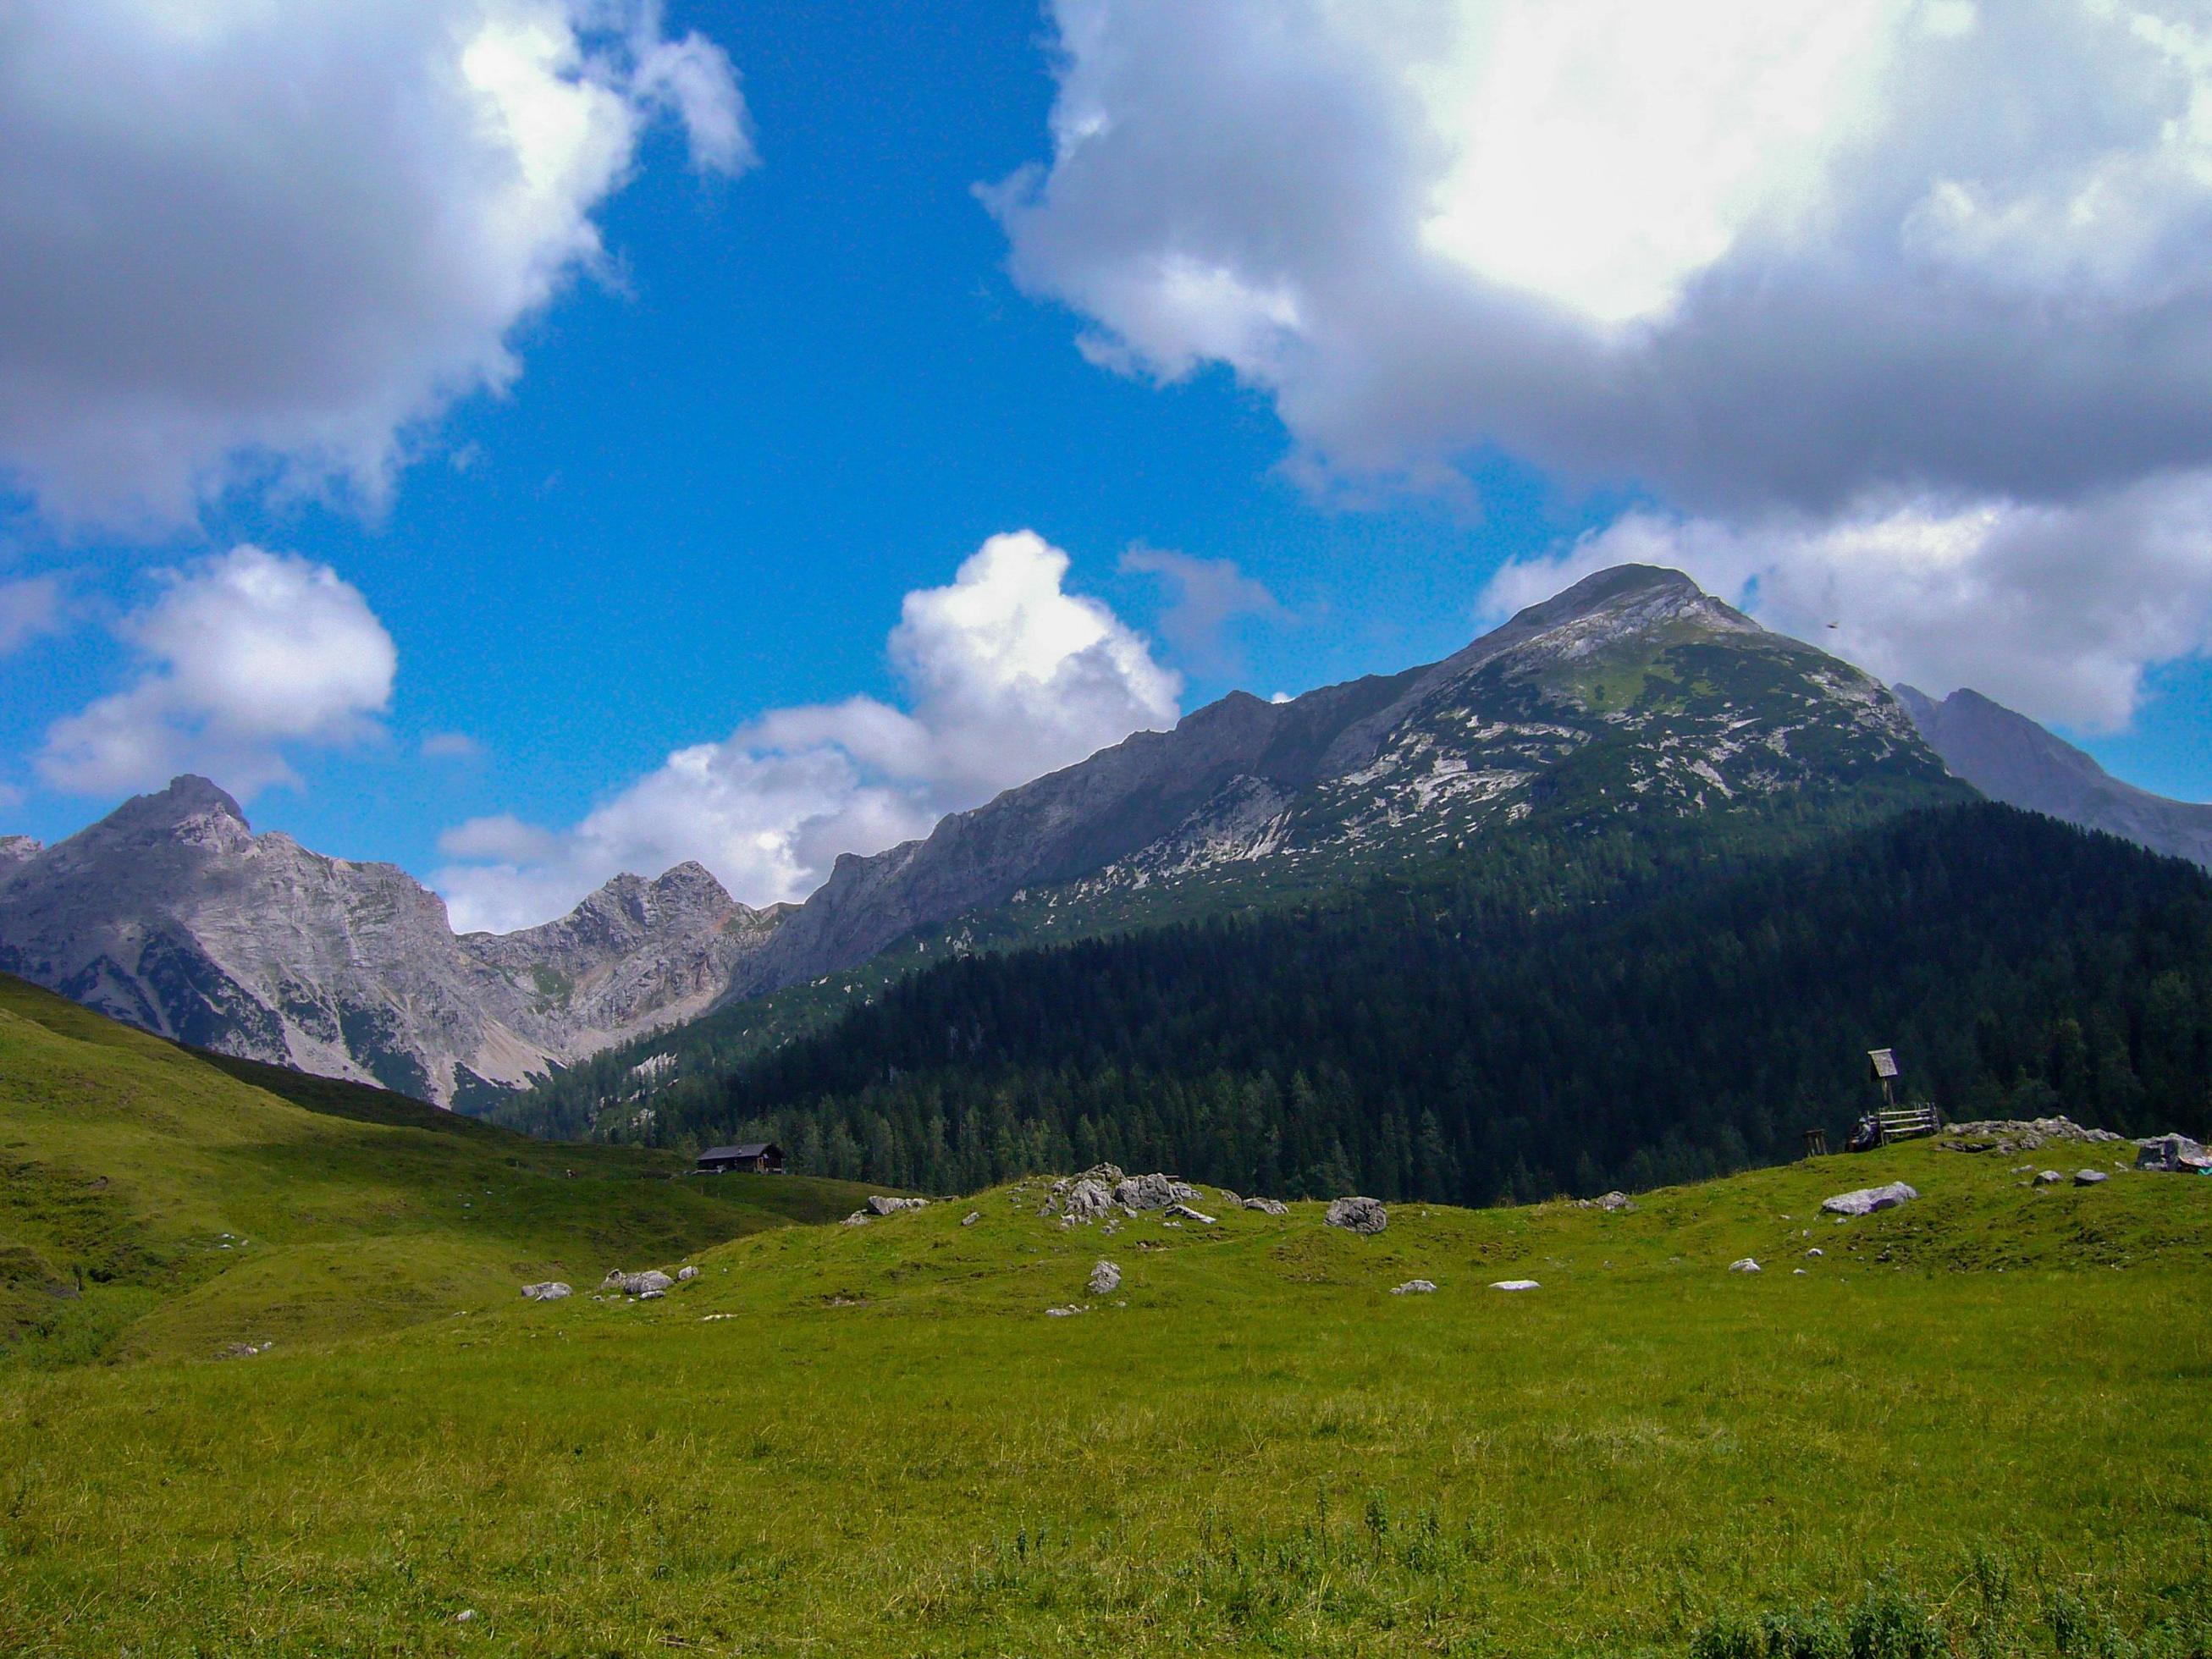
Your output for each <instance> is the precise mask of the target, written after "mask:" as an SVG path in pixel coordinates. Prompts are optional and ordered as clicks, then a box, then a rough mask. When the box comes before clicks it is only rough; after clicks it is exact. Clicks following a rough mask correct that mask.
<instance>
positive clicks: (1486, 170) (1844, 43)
mask: <svg viewBox="0 0 2212 1659" xmlns="http://www.w3.org/2000/svg"><path fill="white" fill-rule="evenodd" d="M1053 11H1054V16H1055V18H1056V20H1057V22H1058V26H1059V34H1060V49H1061V50H1060V58H1059V60H1058V62H1059V67H1058V73H1059V77H1060V88H1059V97H1058V100H1057V102H1056V105H1055V107H1054V114H1053V140H1054V149H1053V155H1052V159H1051V161H1050V162H1049V164H1048V165H1047V166H1044V167H1037V168H1033V169H1030V170H1029V171H1028V172H1026V173H1022V174H1019V175H1017V176H1016V177H1015V178H1014V179H1010V180H1008V181H1007V182H1006V184H1005V185H1002V186H1000V188H999V189H998V190H996V191H994V192H991V200H992V202H993V204H994V207H995V209H996V210H997V211H998V212H999V214H1000V217H1001V219H1002V221H1003V222H1004V223H1005V225H1006V228H1007V231H1008V233H1009V235H1010V238H1011V240H1012V269H1013V271H1014V274H1015V276H1016V277H1017V278H1018V280H1019V281H1020V282H1021V283H1024V285H1025V286H1027V287H1028V288H1029V289H1031V290H1032V291H1035V292H1036V293H1039V294H1042V295H1051V296H1054V297H1056V298H1059V299H1061V300H1064V301H1066V302H1068V303H1069V304H1071V305H1073V307H1076V308H1077V309H1078V310H1079V312H1081V313H1083V314H1084V315H1085V316H1086V317H1087V318H1089V319H1091V324H1092V325H1093V327H1092V331H1091V334H1090V335H1089V336H1088V337H1086V339H1085V350H1086V352H1087V353H1088V354H1089V355H1091V356H1092V357H1093V358H1094V359H1096V360H1098V361H1101V362H1112V363H1117V364H1120V365H1122V366H1127V367H1133V368H1143V369H1146V370H1148V371H1150V372H1152V373H1154V374H1160V375H1163V376H1169V377H1172V376H1176V375H1179V374H1186V373H1188V372H1189V371H1191V370H1192V369H1193V368H1196V367H1198V366H1200V365H1203V364H1206V363H1212V362H1219V363H1225V364H1226V365H1228V366H1229V367H1230V368H1232V369H1233V370H1234V371H1235V372H1236V373H1237V374H1238V375H1239V376H1241V377H1242V378H1243V379H1244V380H1248V381H1249V382H1251V383H1253V384H1255V385H1257V386H1261V387H1263V388H1266V389H1267V391H1269V392H1272V393H1273V397H1274V399H1275V402H1276V405H1277V407H1278V409H1279V411H1280V413H1281V415H1282V417H1283V419H1284V420H1285V422H1286V424H1287V425H1288V426H1289V428H1290V430H1291V434H1292V435H1293V437H1294V439H1295V440H1296V441H1297V444H1298V445H1299V446H1300V448H1301V450H1302V452H1303V455H1304V459H1307V460H1308V461H1310V462H1316V463H1318V464H1320V465H1322V466H1324V467H1327V468H1334V469H1335V470H1336V471H1337V472H1338V474H1339V475H1340V476H1341V475H1363V474H1364V475H1383V476H1397V477H1435V476H1436V475H1437V471H1438V470H1439V469H1441V468H1444V467H1447V466H1449V465H1450V464H1451V463H1452V462H1453V461H1454V460H1455V459H1456V458H1459V457H1462V456H1464V455H1466V454H1468V453H1471V452H1474V451H1477V450H1480V449H1483V448H1486V447H1499V448H1503V449H1504V450H1505V451H1507V452H1509V453H1514V454H1516V455H1519V456H1521V457H1522V458H1523V459H1528V460H1531V461H1533V462H1534V463H1536V464H1538V465H1542V466H1546V467H1548V468H1553V469H1556V470H1560V471H1565V472H1567V473H1569V474H1571V475H1573V476H1575V477H1579V478H1583V479H1597V480H1606V481H1614V482H1627V483H1635V484H1638V485H1642V486H1644V487H1647V488H1651V489H1656V490H1657V491H1659V492H1660V493H1662V495H1666V496H1667V497H1668V499H1669V500H1671V501H1676V502H1678V503H1680V504H1682V505H1685V506H1687V507H1692V508H1694V509H1697V510H1700V511H1707V512H1711V511H1715V510H1727V511H1731V512H1739V513H1740V512H1742V511H1746V510H1748V509H1750V508H1753V507H1759V508H1765V507H1773V506H1776V505H1778V504H1786V505H1790V506H1795V507H1801V508H1806V509H1810V510H1814V511H1833V510H1837V509H1838V508H1839V507H1844V506H1846V505H1847V504H1848V503H1850V502H1851V501H1855V500H1857V499H1859V498H1861V497H1862V496H1863V495H1864V493H1865V492H1866V491H1868V490H1869V489H1911V490H1917V491H1929V490H1935V491H1939V492H1942V493H1952V492H1958V493H1964V494H1969V495H1991V496H2003V497H2006V498H2008V499H2014V500H2053V499H2069V498H2071V497H2074V496H2078V495H2083V494H2085V493H2087V492H2092V491H2094V490H2097V489H2107V488H2110V487H2112V486H2114V485H2116V484H2119V483H2126V482H2129V481H2130V480H2132V479H2134V478H2136V477H2141V476H2143V475H2145V474H2147V473H2148V472H2151V471H2160V470H2164V469H2167V468H2171V467H2174V466H2179V465H2192V464H2200V463H2205V462H2212V259H2209V258H2207V257H2206V256H2207V253H2208V252H2212V24H2208V22H2207V21H2206V20H2205V18H2204V15H2203V8H2202V6H2201V5H2197V4H2190V5H2186V6H2185V5H2183V4H2182V3H2180V0H2134V3H2127V0H2008V3H2007V4H2005V5H2003V6H2002V7H1998V6H1980V7H1977V6H1974V5H1971V4H1962V3H1960V0H1680V3H1675V4H1670V5H1652V4H1650V3H1647V0H1432V3H1417V0H1283V3H1280V4H1275V5H1268V6H1252V5H1249V4H1247V3H1243V0H1056V3H1054V7H1053Z"/></svg>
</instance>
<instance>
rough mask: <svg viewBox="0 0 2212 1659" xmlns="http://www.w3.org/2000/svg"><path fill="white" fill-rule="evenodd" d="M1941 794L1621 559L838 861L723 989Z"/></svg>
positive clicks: (1686, 586)
mask: <svg viewBox="0 0 2212 1659" xmlns="http://www.w3.org/2000/svg"><path fill="white" fill-rule="evenodd" d="M1928 791H1934V792H1936V793H1938V794H1943V793H1946V790H1945V786H1944V783H1943V779H1942V767H1941V764H1940V763H1938V762H1937V761H1936V757H1934V756H1933V755H1932V754H1931V753H1929V750H1928V749H1927V748H1926V746H1925V745H1924V744H1922V742H1921V741H1920V740H1919V738H1918V737H1917V734H1916V733H1915V732H1914V730H1913V727H1912V724H1911V721H1910V720H1907V719H1906V718H1905V714H1903V712H1902V711H1901V710H1900V709H1899V707H1898V705H1897V703H1896V702H1895V701H1894V700H1893V698H1892V697H1891V696H1889V694H1888V693H1887V691H1886V690H1884V689H1883V688H1882V687H1881V684H1879V683H1878V682H1876V681H1875V680H1874V679H1872V678H1869V677H1868V676H1867V675H1865V674H1863V673H1862V672H1860V671H1858V670H1857V669H1856V668H1854V667H1852V666H1850V665H1849V664H1848V663H1844V662H1840V661H1838V660H1837V659H1835V658H1832V657H1830V656H1827V655H1826V654H1825V653H1821V652H1820V651H1818V650H1815V649H1814V647H1811V646H1809V645H1806V644H1803V643H1802V642H1801V641H1796V640H1793V639H1789V638H1786V637H1784V636H1783V635H1778V634H1771V633H1768V632H1767V631H1766V630H1765V629H1762V628H1760V627H1759V625H1758V624H1757V623H1754V622H1753V621H1752V620H1751V619H1750V618H1749V617H1745V616H1744V615H1742V614H1741V612H1739V611H1735V610H1732V609H1730V608H1729V606H1728V605H1723V604H1722V603H1721V602H1720V601H1719V600H1717V599H1712V598H1711V597H1709V596H1708V595H1706V594H1705V593H1704V592H1700V591H1699V588H1698V586H1697V585H1696V584H1695V583H1694V582H1692V580H1690V579H1689V578H1688V577H1687V576H1685V575H1683V574H1681V573H1680V572H1679V571H1674V570H1663V569H1657V568H1651V567H1649V566H1643V565H1624V566H1620V567H1617V568H1613V569H1611V570H1607V571H1602V572H1600V573H1599V574H1595V575H1593V576H1590V577H1589V578H1586V579H1585V580H1583V581H1580V582H1577V584H1576V585H1575V586H1572V587H1571V588H1569V589H1567V590H1566V591H1565V592H1562V593H1560V594H1559V595H1558V596H1556V597H1555V598H1553V599H1548V600H1547V601H1545V602H1544V603H1543V604H1541V605H1534V606H1531V607H1530V608H1528V610H1525V611H1522V612H1520V613H1519V614H1518V615H1517V616H1516V617H1513V618H1512V620H1511V621H1510V622H1508V623H1505V624H1504V626H1503V627H1501V628H1498V629H1495V630H1494V631H1492V632H1491V633H1489V634H1486V635H1484V636H1483V637H1482V638H1480V639H1479V640H1477V641H1474V643H1473V644H1471V645H1469V646H1468V647H1466V648H1465V649H1464V650H1462V651H1460V652H1458V653H1455V654H1454V655H1453V656H1450V657H1448V658H1446V659H1444V660H1443V661H1442V662H1439V663H1434V664H1431V665H1427V666H1425V667H1420V668H1413V669H1408V670H1407V671H1404V672H1402V673H1400V674H1395V675H1392V676H1389V677H1379V676H1378V677H1370V678H1365V679H1361V680H1356V681H1353V682H1352V683H1350V684H1345V685H1336V686H1330V687H1327V688H1325V689H1323V690H1317V691H1310V692H1308V693H1307V694H1306V695H1305V696H1302V697H1297V698H1294V699H1292V700H1291V701H1290V702H1281V703H1269V702H1261V701H1260V699H1258V698H1257V697H1254V696H1249V695H1247V694H1244V693H1242V692H1238V693H1233V694H1231V696H1227V697H1225V698H1223V699H1222V700H1221V701H1219V702H1215V703H1212V704H1210V705H1208V706H1207V707H1206V708H1201V709H1200V710H1198V711H1197V712H1196V713H1194V714H1191V715H1189V716H1188V717H1187V718H1185V719H1184V720H1182V722H1181V724H1179V725H1178V726H1176V728H1175V729H1174V730H1173V731H1171V732H1138V733H1137V734H1136V735H1134V736H1133V737H1131V738H1127V739H1126V740H1125V741H1123V742H1121V743H1120V744H1115V746H1114V747H1113V748H1111V749H1107V750H1102V751H1101V752H1100V753H1098V754H1097V755H1094V756H1092V757H1091V758H1090V759H1088V760H1086V761H1084V762H1081V763H1079V764H1077V765H1074V766H1071V767H1068V768H1066V769H1064V770H1062V771H1059V772H1054V773H1053V774H1051V775H1048V776H1046V777H1042V778H1040V779H1037V780H1036V781H1034V782H1032V783H1028V784H1024V785H1022V786H1021V787H1018V788H1015V789H1011V790H1008V791H1007V792H1006V793H1004V794H1002V795H1000V796H999V797H998V798H997V799H995V800H993V801H991V802H990V803H989V804H987V805H984V806H981V807H978V808H976V809H975V810H974V811H968V812H957V813H954V814H953V815H951V817H947V818H945V820H944V821H943V822H942V823H939V825H938V827H937V828H936V829H935V830H934V831H933V832H932V833H931V835H930V836H928V837H927V839H926V840H923V841H918V842H907V843H905V844H903V845H902V846H898V847H895V848H891V849H890V851H888V852H885V853H882V854H878V855H876V856H875V857H872V858H857V857H850V856H848V857H846V858H842V859H840V860H838V861H837V864H836V868H835V869H834V870H833V871H832V872H831V874H830V877H829V880H828V881H827V882H826V883H825V884H823V887H822V888H821V890H819V891H817V893H816V894H815V895H814V896H812V897H811V898H810V899H808V900H807V902H805V905H804V906H802V907H801V908H799V910H798V912H797V913H796V914H795V915H793V916H792V917H791V918H790V919H789V921H787V922H786V923H785V924H784V925H783V926H782V927H780V928H778V929H777V930H776V932H775V935H774V936H773V937H772V938H771V939H769V941H768V943H767V944H766V945H765V946H764V947H763V950H762V951H760V953H759V954H758V955H757V957H754V958H752V959H751V960H750V962H749V963H746V964H745V965H744V969H742V970H741V975H740V979H739V981H738V983H737V984H736V985H734V986H733V987H732V990H733V994H739V995H748V994H750V995H757V994H762V993H764V992H769V991H773V990H775V989H776V988H778V987H781V986H786V985H791V984H793V983H797V982H799V981H805V980H808V979H811V978H813V977H815V976H817V975H821V974H824V973H829V972H832V971H834V970H836V969H844V968H848V967H851V966H854V964H856V963H860V962H863V961H865V960H866V959H867V958H868V957H872V956H873V955H875V954H876V953H877V952H878V951H881V950H883V949H884V947H885V946H887V945H890V944H892V943H894V942H895V941H896V940H898V939H902V938H903V937H905V936H906V935H908V934H909V933H913V932H915V930H916V929H918V928H926V927H934V926H937V925H940V924H942V923H945V922H946V921H951V919H953V918H955V917H957V916H961V915H965V914H967V913H969V912H972V911H976V910H982V909H990V908H995V907H1000V906H1005V905H1007V904H1009V903H1010V902H1012V903H1017V904H1020V903H1030V904H1031V905H1032V906H1033V907H1034V906H1035V905H1040V904H1048V905H1050V906H1053V907H1055V908H1060V907H1065V906H1070V905H1076V904H1082V905H1087V906H1091V907H1094V908H1095V907H1098V906H1101V905H1103V906H1107V907H1109V908H1112V909H1113V910H1114V911H1115V914H1116V915H1117V918H1118V919H1121V920H1130V921H1134V920H1141V919H1142V917H1143V916H1144V915H1146V913H1147V912H1150V911H1152V910H1154V909H1156V908H1158V903H1159V902H1160V900H1161V898H1162V896H1163V895H1164V893H1166V892H1167V891H1170V890H1176V891H1185V892H1187V891H1188V890H1189V889H1191V888H1193V887H1199V886H1220V885H1224V884H1249V882H1250V881H1252V880H1253V879H1255V878H1257V879H1259V880H1261V881H1264V882H1267V883H1271V884H1290V885H1295V886H1301V887H1312V886H1316V885H1321V884H1328V883H1329V882H1332V881H1336V880H1340V879H1343V878H1346V877H1347V876H1352V875H1357V874H1358V873H1361V872H1365V871H1370V870H1372V869H1374V868H1376V867H1378V866H1381V865H1383V864H1385V863H1389V862H1391V861H1394V860H1403V859H1406V858H1411V857H1420V856H1432V855H1435V854H1438V853H1440V852H1443V851H1444V850H1446V849H1449V848H1457V847H1462V846H1466V845H1468V844H1470V843H1471V842H1474V840H1475V839H1476V838H1478V837H1480V836H1484V835H1486V834H1489V833H1492V832H1494V831H1496V830H1498V829H1503V828H1504V827H1507V826H1510V825H1513V824H1516V823H1521V822H1522V821H1524V820H1541V821H1547V822H1558V821H1566V820H1573V819H1580V818H1595V817H1611V816H1614V815H1617V814H1619V813H1622V812H1638V813H1643V814H1646V815H1654V814H1656V815H1663V816H1672V817H1720V818H1727V817H1739V816H1742V815H1745V814H1757V813H1759V812H1762V811H1765V810H1767V809H1768V808H1769V807H1770V806H1771V805H1774V804H1776V803H1777V802H1778V801H1787V802H1789V803H1790V804H1791V805H1793V806H1796V807H1798V808H1805V807H1817V805H1819V804H1820V803H1821V802H1824V801H1833V800H1841V799H1844V798H1848V797H1853V796H1858V797H1863V798H1865V799H1873V798H1875V797H1877V796H1884V795H1887V794H1889V793H1899V792H1901V793H1904V794H1907V795H1911V794H1914V793H1919V792H1928ZM1040 889H1059V890H1058V891H1055V892H1053V893H1051V894H1050V895H1049V896H1037V895H1036V890H1040Z"/></svg>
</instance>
